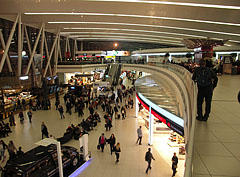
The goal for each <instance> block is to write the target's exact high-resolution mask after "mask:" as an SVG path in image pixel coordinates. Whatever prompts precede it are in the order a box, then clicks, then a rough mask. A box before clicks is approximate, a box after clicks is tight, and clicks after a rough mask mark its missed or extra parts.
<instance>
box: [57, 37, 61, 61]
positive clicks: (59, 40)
mask: <svg viewBox="0 0 240 177" xmlns="http://www.w3.org/2000/svg"><path fill="white" fill-rule="evenodd" d="M60 44H61V36H60V35H59V38H58V52H59V58H60V60H61V61H62V52H61V45H60Z"/></svg>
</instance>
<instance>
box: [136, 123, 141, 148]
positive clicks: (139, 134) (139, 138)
mask: <svg viewBox="0 0 240 177" xmlns="http://www.w3.org/2000/svg"><path fill="white" fill-rule="evenodd" d="M137 135H138V139H137V142H136V144H137V143H138V141H139V145H142V126H139V128H138V129H137Z"/></svg>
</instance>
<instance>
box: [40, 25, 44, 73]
mask: <svg viewBox="0 0 240 177" xmlns="http://www.w3.org/2000/svg"><path fill="white" fill-rule="evenodd" d="M44 38H45V24H44V26H43V31H42V38H41V47H40V54H41V75H42V67H43V51H44Z"/></svg>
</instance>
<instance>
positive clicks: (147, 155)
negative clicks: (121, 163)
mask: <svg viewBox="0 0 240 177" xmlns="http://www.w3.org/2000/svg"><path fill="white" fill-rule="evenodd" d="M148 160H149V153H148V152H146V155H145V161H148Z"/></svg>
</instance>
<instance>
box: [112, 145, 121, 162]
mask: <svg viewBox="0 0 240 177" xmlns="http://www.w3.org/2000/svg"><path fill="white" fill-rule="evenodd" d="M114 150H115V155H116V162H119V156H120V152H121V148H120V143H119V142H118V143H117V145H116V146H115V148H114Z"/></svg>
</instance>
